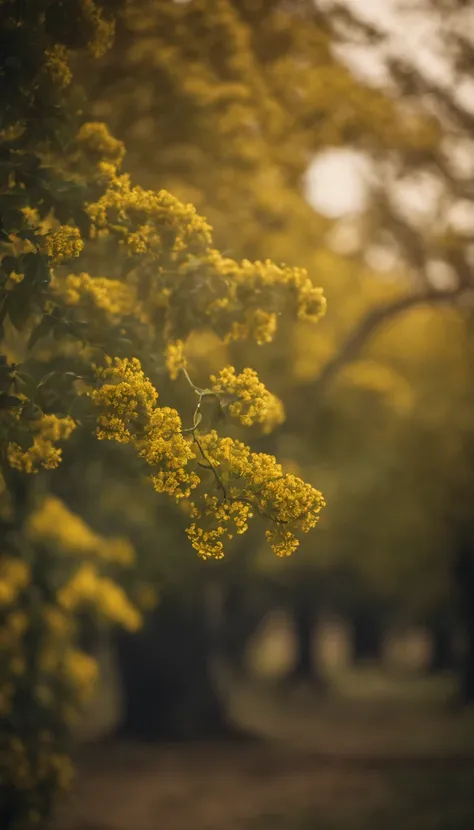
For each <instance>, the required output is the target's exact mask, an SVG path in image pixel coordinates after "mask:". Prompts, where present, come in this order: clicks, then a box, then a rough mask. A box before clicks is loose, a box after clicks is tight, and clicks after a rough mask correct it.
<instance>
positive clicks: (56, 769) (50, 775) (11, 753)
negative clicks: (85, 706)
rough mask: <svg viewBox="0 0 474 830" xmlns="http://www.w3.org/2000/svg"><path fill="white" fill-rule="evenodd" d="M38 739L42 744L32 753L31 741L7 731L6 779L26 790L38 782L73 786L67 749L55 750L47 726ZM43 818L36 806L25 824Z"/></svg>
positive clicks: (0, 757) (2, 760)
mask: <svg viewBox="0 0 474 830" xmlns="http://www.w3.org/2000/svg"><path fill="white" fill-rule="evenodd" d="M37 741H38V746H37V747H36V751H35V753H34V755H32V753H31V752H30V751H29V748H28V746H27V744H26V743H25V742H24V741H22V740H20V738H18V737H16V736H13V735H11V736H7V735H5V737H4V739H3V740H2V742H1V744H0V770H1V772H2V783H3V782H5V784H7V785H9V786H13V787H15V789H18V790H19V791H20V792H23V793H25V791H31V790H33V789H34V788H35V787H37V786H38V785H43V786H44V785H53V786H54V788H58V789H60V790H67V789H69V787H70V785H71V782H72V779H73V776H74V769H73V766H72V763H71V759H70V758H69V757H68V756H67V755H65V754H64V753H62V752H57V751H55V748H54V744H53V740H52V735H51V733H50V732H48V731H47V730H42V731H40V732H39V734H38V736H37ZM40 821H41V814H40V813H39V812H38V811H37V810H34V809H32V810H30V811H29V814H28V823H27V824H23V825H22V826H24V827H27V826H28V827H30V826H34V824H35V823H36V822H38V823H39V822H40Z"/></svg>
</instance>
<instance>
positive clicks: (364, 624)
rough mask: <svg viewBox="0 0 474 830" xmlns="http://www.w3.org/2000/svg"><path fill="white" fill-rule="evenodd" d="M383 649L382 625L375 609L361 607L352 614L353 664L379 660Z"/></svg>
mask: <svg viewBox="0 0 474 830" xmlns="http://www.w3.org/2000/svg"><path fill="white" fill-rule="evenodd" d="M382 650H383V627H382V624H381V620H380V617H379V615H378V614H377V612H376V611H374V610H373V609H371V608H370V607H367V608H361V609H358V610H357V611H355V612H354V614H353V616H352V660H353V662H354V663H355V664H359V663H363V662H365V661H368V660H373V661H380V660H381V658H382Z"/></svg>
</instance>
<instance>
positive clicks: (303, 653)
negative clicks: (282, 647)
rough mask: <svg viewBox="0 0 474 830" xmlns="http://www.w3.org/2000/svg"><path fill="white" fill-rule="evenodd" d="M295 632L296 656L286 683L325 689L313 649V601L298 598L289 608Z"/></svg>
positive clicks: (314, 625) (314, 631)
mask: <svg viewBox="0 0 474 830" xmlns="http://www.w3.org/2000/svg"><path fill="white" fill-rule="evenodd" d="M291 614H292V618H293V626H294V634H295V645H296V656H295V663H294V666H293V669H292V671H291V672H290V674H289V675H288V677H287V678H286V681H287V682H288V683H292V684H293V683H294V684H299V683H307V684H311V685H312V686H313V687H314V688H316V689H318V690H319V691H323V690H324V689H325V681H324V679H323V677H322V675H321V669H320V666H319V661H318V658H317V655H316V654H315V649H314V639H315V633H316V628H317V612H316V606H315V603H314V601H311V599H309V598H308V599H306V598H299V599H298V601H297V602H296V603H295V605H294V606H293V608H292V610H291Z"/></svg>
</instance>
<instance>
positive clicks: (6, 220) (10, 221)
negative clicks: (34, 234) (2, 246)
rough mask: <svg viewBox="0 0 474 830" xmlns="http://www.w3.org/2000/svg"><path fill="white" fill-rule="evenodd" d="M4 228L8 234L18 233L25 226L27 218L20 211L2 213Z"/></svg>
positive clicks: (12, 210)
mask: <svg viewBox="0 0 474 830" xmlns="http://www.w3.org/2000/svg"><path fill="white" fill-rule="evenodd" d="M1 223H2V227H3V229H4V230H5V231H7V233H16V232H17V231H19V230H20V228H22V227H23V226H24V224H25V217H24V216H23V214H22V212H21V211H20V210H16V209H9V208H7V210H4V211H2V214H1Z"/></svg>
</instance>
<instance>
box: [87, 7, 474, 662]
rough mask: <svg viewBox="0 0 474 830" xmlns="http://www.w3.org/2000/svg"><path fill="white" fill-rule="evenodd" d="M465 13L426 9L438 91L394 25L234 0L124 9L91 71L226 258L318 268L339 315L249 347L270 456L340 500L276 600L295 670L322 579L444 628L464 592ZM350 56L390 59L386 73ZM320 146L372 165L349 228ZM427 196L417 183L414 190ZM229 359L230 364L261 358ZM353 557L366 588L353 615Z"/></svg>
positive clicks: (115, 114) (96, 100)
mask: <svg viewBox="0 0 474 830" xmlns="http://www.w3.org/2000/svg"><path fill="white" fill-rule="evenodd" d="M454 6H456V7H454ZM454 6H453V8H452V9H451V8H450V10H449V11H450V14H449V15H447V12H446V10H445V8H444V5H443V4H442V3H440V4H439V7H438V6H437V7H436V8H435V7H433V8H431V6H430V15H431V18H432V19H433V20H435V21H436V25H437V26H438V27H441V28H442V32H443V33H444V34H446V32H447V31H449V37H447V38H446V39H445V40H444V45H443V47H442V50H443V55H442V57H443V61H444V63H443V69H444V70H445V76H446V83H444V84H434V83H432V82H431V81H429V80H428V79H427V76H426V71H425V69H424V67H423V66H421V67H420V65H419V64H417V65H416V66H415V65H412V64H410V65H408V64H406V65H405V64H403V62H402V60H401V59H400V57H399V56H398V55H397V54H396V53H395V54H394V52H393V49H391V48H390V46H391V40H390V33H389V32H387V31H385V30H384V28H383V27H381V26H378V25H376V24H375V23H374V22H373V21H371V20H369V19H368V17H367V16H363V14H360V15H359V14H358V13H357V12H355V11H353V10H352V7H346V6H344V5H343V4H331V3H325V4H322V3H318V4H313V3H310V2H289V3H281V2H274V3H254V2H252V3H250V2H249V3H245V2H242V3H240V2H239V3H235V2H231V0H222V2H219V3H213V4H209V3H207V2H205V0H202V2H200V0H195V1H194V2H192V3H157V2H153V0H141V2H135V3H133V4H132V5H130V6H129V7H128V9H125V10H124V13H123V15H122V16H121V18H120V20H119V22H118V27H117V37H116V40H115V45H114V47H113V49H112V50H111V51H109V52H108V53H107V55H106V56H105V57H104V58H103V59H102V61H101V65H100V70H99V71H98V72H97V73H96V74H95V75H94V78H93V79H84V85H85V87H86V88H87V89H88V92H89V101H90V104H91V107H92V109H93V112H94V113H95V114H96V116H97V117H100V118H103V119H104V120H106V121H107V123H109V124H110V125H111V127H112V129H113V131H114V133H115V134H117V135H118V136H119V137H120V138H123V139H125V141H126V143H127V148H128V153H127V158H126V160H125V165H126V167H127V169H130V170H131V171H133V173H134V176H135V177H136V178H137V180H139V181H142V182H147V183H150V182H152V183H155V182H156V186H166V187H169V188H170V189H172V190H173V192H176V193H177V194H179V195H180V196H181V197H182V198H184V199H192V200H193V202H194V203H195V204H196V205H198V207H199V209H200V210H201V212H202V213H203V214H204V215H206V216H207V217H208V218H209V219H210V221H211V224H212V225H213V227H214V229H215V234H216V238H217V239H218V240H219V244H220V245H221V246H222V248H223V249H225V250H229V251H230V252H231V253H232V254H233V255H234V254H236V255H243V256H262V255H269V254H270V255H272V256H273V257H275V258H276V259H278V260H279V259H283V260H284V261H286V262H289V263H295V264H302V265H304V266H306V267H308V269H309V271H310V273H312V274H314V275H321V281H322V282H323V283H324V287H325V291H326V294H327V296H328V299H329V303H330V306H332V307H333V309H337V311H334V312H333V313H332V314H329V315H328V316H327V317H326V319H325V320H324V321H323V322H322V324H321V325H320V327H319V329H318V332H317V334H316V335H313V334H312V333H311V331H310V330H309V329H308V327H306V326H304V325H298V326H296V328H295V327H294V326H293V325H291V326H290V327H288V326H286V325H285V324H284V325H283V326H282V327H281V330H280V334H279V336H278V338H277V341H276V348H274V349H272V351H271V353H270V352H268V351H265V350H262V349H260V348H259V349H258V351H255V354H252V357H251V362H252V363H253V364H254V365H256V366H258V368H259V371H260V373H261V375H262V377H264V378H265V379H266V380H267V382H268V384H269V386H270V387H271V388H272V389H274V390H275V392H276V393H277V394H279V396H280V397H282V398H283V399H284V400H285V401H286V402H287V419H286V422H285V424H284V425H282V426H281V427H280V428H279V429H278V430H277V432H276V433H274V434H272V436H268V437H266V438H265V439H263V441H262V447H264V448H265V449H275V448H276V447H278V449H279V451H280V452H281V453H282V454H283V455H284V456H287V457H288V458H291V459H292V460H293V461H295V462H296V463H297V464H298V465H299V467H300V469H302V470H304V471H305V472H306V474H307V475H309V476H310V477H311V476H312V475H314V476H315V477H317V478H318V480H322V481H323V482H324V485H325V488H326V490H325V492H327V494H328V503H329V506H328V509H327V511H326V516H325V519H324V522H323V524H322V526H321V532H320V534H319V536H318V539H317V540H314V542H311V543H309V546H306V547H305V550H304V552H303V551H302V552H300V553H299V555H298V557H297V558H294V559H292V560H291V561H289V562H285V563H282V573H281V577H279V579H278V580H277V581H278V583H279V584H280V583H282V584H283V585H286V586H287V587H286V590H287V592H288V591H290V587H289V586H290V583H291V585H293V586H295V587H294V588H292V589H291V596H293V597H294V598H293V599H292V600H291V601H290V598H289V596H290V595H289V594H288V601H287V602H286V601H285V602H286V604H288V603H289V605H290V607H293V608H294V611H293V613H294V614H295V621H297V622H298V628H299V630H300V634H301V638H300V640H301V642H300V645H301V651H302V654H301V655H300V658H299V661H298V660H297V664H298V662H299V664H300V668H299V670H298V672H297V673H301V670H302V666H303V665H304V664H305V665H306V666H307V663H308V659H307V656H306V657H304V656H303V654H304V653H306V655H307V644H305V643H304V642H303V641H304V639H305V637H306V636H307V633H308V631H310V630H311V631H313V630H314V627H315V620H316V617H317V616H318V605H319V601H318V597H321V596H324V595H325V593H326V592H325V589H324V588H323V586H324V585H325V584H326V579H327V578H328V577H329V574H330V573H332V572H334V573H338V574H339V577H338V578H337V579H336V582H335V584H336V585H337V586H338V591H339V593H340V597H339V598H338V599H336V598H334V600H333V607H334V608H339V609H341V608H342V607H343V608H344V614H345V615H346V616H347V615H349V616H351V617H352V618H353V623H354V626H355V629H356V631H357V629H358V628H360V626H363V625H364V623H363V622H361V621H360V620H359V622H358V619H357V618H358V614H357V610H356V609H357V606H358V605H359V606H360V604H361V603H362V604H363V605H367V596H368V594H367V590H368V591H369V594H370V595H373V596H374V599H373V601H372V603H371V605H372V606H373V608H374V614H375V616H376V617H377V613H376V612H375V609H376V608H377V607H378V605H379V604H380V603H382V607H384V608H387V607H388V608H391V609H392V612H393V610H394V608H395V609H397V608H398V609H399V611H398V612H397V613H400V610H401V612H402V614H405V615H406V617H407V618H410V619H417V620H423V621H425V622H426V623H427V624H430V625H431V626H432V628H433V630H434V633H436V631H437V627H438V621H439V620H440V619H441V618H442V617H446V614H447V618H448V619H449V618H450V616H451V612H449V613H448V612H446V610H442V609H446V608H450V607H451V606H452V604H453V603H455V593H456V592H455V581H456V580H455V576H454V574H453V562H454V559H455V557H456V554H455V547H456V543H455V542H454V536H455V535H456V532H457V531H456V528H457V527H458V526H459V524H464V522H467V521H468V517H469V515H470V500H471V493H472V481H471V473H470V470H471V467H470V461H469V457H470V456H469V450H468V447H469V446H470V445H471V443H472V437H471V430H470V427H469V421H470V414H469V413H470V411H471V406H472V402H471V401H470V400H469V397H470V393H469V391H468V389H469V380H468V378H469V371H470V365H471V363H470V361H471V358H470V351H469V346H468V343H469V326H470V316H471V311H470V292H471V286H472V280H471V276H470V272H471V268H470V259H469V257H470V232H469V228H468V227H466V221H465V222H464V226H463V227H461V226H460V224H459V216H460V215H462V210H463V208H464V210H466V203H469V201H470V198H471V196H470V189H471V187H472V173H471V172H469V169H466V164H468V163H467V161H466V160H465V159H466V155H467V154H468V153H469V147H470V117H469V107H468V106H464V104H463V102H462V100H460V96H459V95H458V93H457V90H459V89H460V87H461V85H462V83H464V80H465V78H466V73H467V67H468V66H469V56H470V52H469V48H470V47H469V43H468V42H466V37H465V36H464V35H463V32H462V28H463V27H462V20H463V18H462V15H463V13H464V12H463V4H459V5H458V6H457V5H456V4H454ZM411 13H412V14H413V15H416V13H419V9H418V12H417V10H416V9H414V10H413V11H412V12H411ZM437 16H438V17H439V20H438V17H437ZM446 27H448V28H446ZM436 48H438V44H437V43H436ZM440 49H441V47H440ZM360 55H362V58H364V59H365V58H366V57H367V56H369V57H368V58H367V59H366V62H367V63H370V58H372V60H373V61H374V62H377V61H378V64H377V65H379V64H380V67H381V69H380V72H379V73H378V76H377V78H376V80H375V82H374V81H373V80H372V78H370V79H369V81H368V80H367V77H364V75H363V73H362V72H361V71H360V69H359V64H358V62H357V58H358V56H360ZM461 55H462V58H461ZM362 58H361V59H360V64H361V65H362V67H363V66H364V64H363V63H362ZM382 70H383V71H382ZM329 151H330V152H331V153H332V154H333V155H334V156H335V157H336V158H337V153H338V152H339V153H340V154H341V153H342V154H344V153H346V154H347V153H349V155H350V154H352V156H350V157H351V158H353V159H355V160H356V161H359V162H363V163H364V165H365V167H366V168H367V170H368V178H367V181H366V183H365V194H364V200H363V204H361V206H360V209H359V210H358V211H357V212H356V213H355V214H354V215H349V216H348V217H343V218H342V219H340V218H339V217H338V216H331V215H329V216H328V215H327V212H326V215H325V214H324V213H323V211H322V210H321V209H320V210H319V211H318V210H316V211H315V210H314V209H312V207H311V205H310V204H309V203H308V198H309V200H310V201H311V192H312V190H314V189H315V186H317V183H318V174H319V175H322V174H323V171H324V163H325V160H326V158H328V157H329V156H328V153H329ZM341 157H343V156H341ZM463 165H464V166H463ZM364 169H365V168H364ZM337 186H339V185H338V184H336V183H335V184H334V187H337ZM342 186H344V185H342ZM418 190H421V192H422V194H426V195H422V196H421V199H420V198H418V202H416V201H415V197H414V195H413V194H414V193H416V192H417V191H418ZM447 306H451V307H452V308H454V309H455V310H447V309H446V307H447ZM346 338H347V339H346ZM230 351H231V353H232V356H233V357H232V359H233V360H234V361H235V362H236V363H239V362H240V363H242V361H246V360H249V358H250V355H249V352H248V351H247V350H246V352H245V353H242V351H241V350H240V349H236V348H235V346H234V345H231V347H230ZM219 354H220V357H217V355H219ZM189 359H190V360H191V361H192V362H193V363H194V364H195V365H196V366H201V365H203V366H205V364H206V361H207V360H208V359H212V360H216V359H220V360H221V361H222V363H223V364H224V363H225V362H226V361H227V359H228V358H227V354H224V353H222V352H220V353H219V350H218V347H217V345H216V343H215V341H214V340H213V338H212V337H209V338H207V340H206V339H200V340H199V342H198V341H196V342H195V343H190V344H189ZM349 362H350V364H351V365H348V366H346V364H348V363H349ZM374 516H377V517H378V521H374ZM255 544H256V545H257V544H258V542H257V541H256V542H255ZM306 548H307V549H306ZM250 558H251V557H250ZM236 561H238V562H239V564H240V568H241V570H240V576H239V579H238V580H237V581H238V582H240V590H241V592H242V594H243V595H244V596H243V597H242V598H241V606H242V607H245V605H246V601H245V594H246V593H248V592H250V593H252V588H251V585H252V583H253V581H254V580H255V579H256V578H257V575H256V574H255V568H254V566H253V565H252V566H251V567H250V571H249V573H248V578H246V577H245V576H244V574H246V573H247V568H246V567H245V562H244V554H243V553H242V552H240V553H239V554H238V555H237V556H236ZM341 567H342V570H340V568H341ZM347 569H349V570H347ZM354 569H355V572H356V573H358V574H360V577H358V580H356V582H357V581H359V584H360V585H361V586H362V585H365V584H367V585H368V586H371V587H370V588H367V589H364V590H362V588H361V593H360V594H359V599H357V597H356V596H355V597H354V598H353V599H352V600H351V603H352V606H353V607H352V609H351V610H349V607H348V604H349V601H348V599H347V596H346V595H347V587H346V583H347V582H348V581H351V584H354V583H353V580H352V579H351V577H350V576H349V574H350V573H353V572H354ZM264 570H265V568H264ZM236 571H237V572H239V565H237V566H231V563H230V562H229V563H226V564H225V565H224V567H223V568H222V569H220V571H219V577H218V579H219V580H220V581H223V582H227V579H230V580H234V581H235V577H233V576H231V573H235V572H236ZM287 571H289V572H291V574H293V575H292V577H291V580H290V573H288V572H287ZM227 573H229V577H227ZM325 574H326V576H325ZM249 580H250V581H249ZM308 580H309V581H310V583H311V588H308V585H309V582H308ZM367 580H368V582H367ZM257 582H258V579H257ZM303 585H304V586H305V592H306V594H308V593H309V599H308V598H306V599H305V600H304V601H303V600H302V599H301V598H300V589H299V588H298V586H303ZM221 587H222V590H223V592H224V594H225V593H226V592H227V591H230V590H231V589H230V585H224V586H221ZM236 590H237V588H236V586H235V584H233V587H232V590H231V594H232V596H233V600H232V602H230V604H231V605H232V606H233V607H234V609H235V608H236V607H237V605H238V603H237V600H236V598H235V593H236ZM281 590H282V589H281V587H280V588H279V589H278V592H277V597H276V598H275V600H274V601H277V600H278V602H281V601H282V596H281ZM270 593H271V592H270ZM264 594H265V595H267V592H264ZM356 594H357V592H356ZM326 596H327V594H326ZM266 602H268V599H267V600H266ZM223 605H224V607H227V603H226V602H224V603H223ZM264 605H265V603H264ZM305 609H306V610H305ZM262 613H263V607H262ZM250 616H251V617H254V619H255V620H257V619H258V616H259V615H258V614H256V615H253V613H252V614H251V615H250ZM249 623H250V620H249ZM464 623H465V624H467V625H468V627H469V621H468V620H466V619H464ZM374 624H375V620H374V619H372V621H371V622H370V623H365V626H366V627H367V626H368V627H369V628H372V627H373V625H374ZM236 625H237V622H236V620H235V618H233V623H232V626H231V625H230V623H229V624H228V626H227V628H228V629H231V628H232V627H234V628H235V626H236ZM448 627H450V625H449V626H448ZM243 628H244V629H245V630H247V631H248V627H247V626H245V625H243ZM250 628H252V626H250ZM304 632H306V635H305V634H304ZM466 633H467V632H466ZM230 636H231V637H232V635H230ZM359 636H362V634H361V632H360V631H359ZM367 636H368V635H366V637H367ZM440 636H441V635H440ZM443 636H444V639H445V638H446V636H448V635H447V634H446V633H445V634H444V635H443ZM470 637H471V639H472V633H471V635H470ZM356 639H357V637H356ZM374 647H375V646H374ZM468 651H469V650H467V652H468ZM467 652H465V653H467ZM305 671H306V669H305ZM311 671H313V672H314V671H315V667H314V666H313V668H312V669H311Z"/></svg>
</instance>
